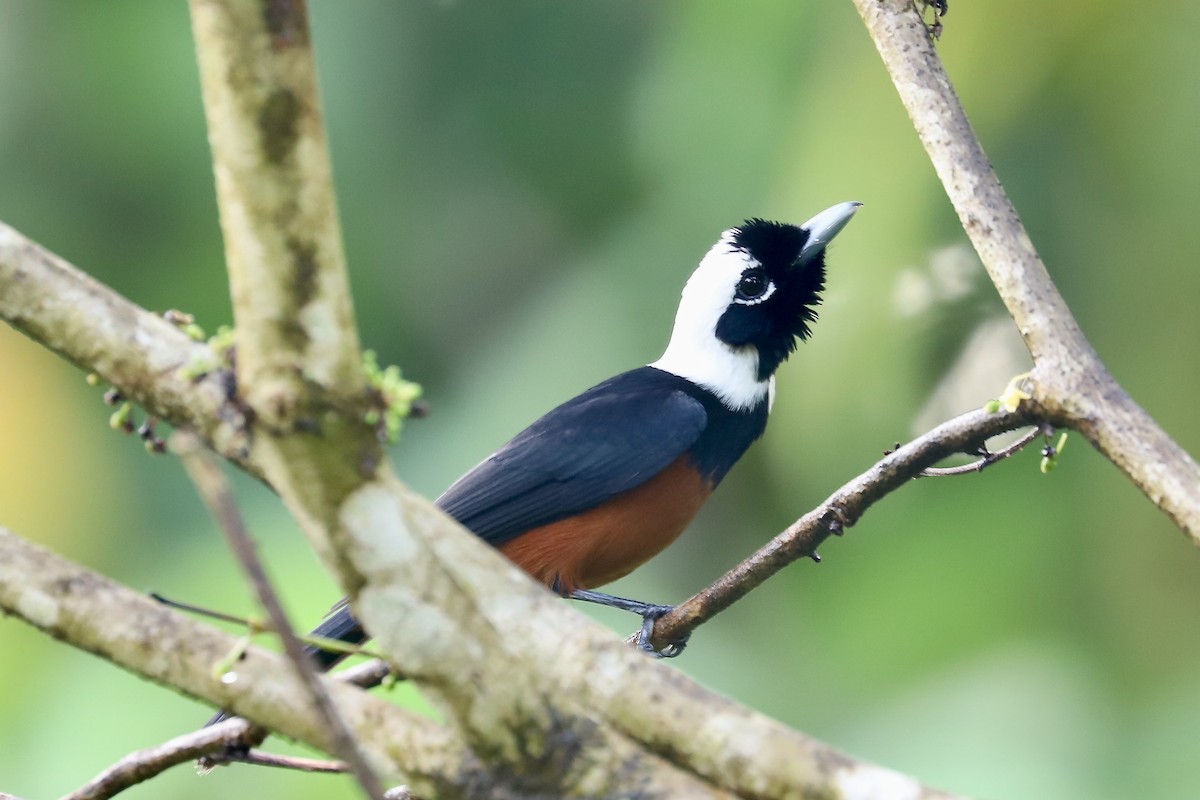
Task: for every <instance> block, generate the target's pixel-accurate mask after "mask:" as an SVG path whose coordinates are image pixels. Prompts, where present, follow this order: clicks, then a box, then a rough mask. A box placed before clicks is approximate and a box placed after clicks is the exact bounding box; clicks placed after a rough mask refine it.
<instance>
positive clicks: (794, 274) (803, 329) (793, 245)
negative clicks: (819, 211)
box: [716, 219, 825, 380]
mask: <svg viewBox="0 0 1200 800" xmlns="http://www.w3.org/2000/svg"><path fill="white" fill-rule="evenodd" d="M808 237H809V233H808V231H806V230H805V229H804V228H800V227H797V226H795V225H787V224H784V223H780V222H768V221H767V220H762V219H751V220H747V221H746V222H745V223H743V224H742V225H741V226H739V227H737V228H734V230H733V237H732V240H731V241H732V245H733V247H734V249H736V250H740V251H741V252H743V253H745V254H746V255H747V256H749V257H750V258H751V259H753V260H754V261H755V262H757V264H758V266H751V267H748V268H747V270H746V272H750V271H751V270H754V269H761V270H762V272H764V273H765V274H766V276H767V278H768V279H769V280H770V281H771V282H772V283H773V284H774V291H773V292H772V293H771V294H770V295H769V296H768V297H766V298H765V299H764V300H763V301H762V302H761V303H752V304H747V303H737V302H735V303H733V304H731V305H730V306H729V308H728V309H726V311H725V313H724V314H722V315H721V319H720V320H719V321H718V323H717V330H716V333H717V337H718V338H719V339H721V341H723V342H725V343H726V344H728V345H730V346H732V347H745V346H753V347H755V348H757V350H758V356H759V361H758V377H759V380H766V379H767V378H768V377H769V376H770V375H771V374H773V373H774V372H775V370H776V369H778V367H779V365H780V364H781V363H783V361H784V360H785V359H787V357H788V356H789V355H791V353H792V351H793V350H795V349H796V340H797V339H807V338H808V336H809V334H810V333H811V330H810V328H809V325H810V324H811V323H812V322H813V321H815V320H816V318H817V312H816V306H817V305H819V304H820V302H821V290H822V289H824V288H825V253H824V249H823V248H822V249H821V250H820V251H818V252H815V253H809V254H808V255H806V256H805V258H804V259H801V258H800V255H801V252H802V251H803V249H804V245H805V244H807V242H808ZM745 274H746V273H743V275H745Z"/></svg>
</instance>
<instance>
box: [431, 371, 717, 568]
mask: <svg viewBox="0 0 1200 800" xmlns="http://www.w3.org/2000/svg"><path fill="white" fill-rule="evenodd" d="M683 384H684V381H683V379H681V378H679V377H678V376H675V375H671V374H670V373H666V372H662V371H660V370H657V369H654V368H652V367H642V368H640V369H635V370H631V371H629V372H625V373H622V374H620V375H618V376H616V377H615V378H611V379H609V380H607V381H605V382H604V383H601V384H599V385H597V386H594V387H593V388H591V389H589V390H587V391H586V392H584V393H583V394H581V395H579V396H578V397H576V398H574V399H572V400H568V401H567V402H566V403H563V404H562V405H561V406H559V407H558V408H555V409H554V410H553V411H551V412H550V413H548V414H546V415H545V416H544V417H542V418H541V419H539V420H538V421H537V422H535V423H533V424H532V425H530V426H529V427H528V428H526V429H525V430H524V431H522V432H521V433H519V434H518V435H517V436H516V437H515V438H513V440H512V441H510V442H509V443H508V444H506V445H504V447H502V448H500V449H499V450H497V451H496V452H495V453H494V454H492V455H491V456H490V457H488V458H487V459H486V460H485V461H484V462H483V463H481V464H480V465H479V466H477V467H475V468H474V469H473V470H471V471H470V472H468V473H467V474H466V475H464V476H463V477H462V478H460V479H459V480H458V481H457V482H456V483H455V484H454V485H453V486H451V487H450V488H449V489H447V490H446V492H445V494H443V495H442V496H441V497H439V498H438V500H437V504H438V506H440V507H441V508H442V510H444V511H445V512H446V513H447V514H449V515H450V516H452V517H454V518H455V519H457V520H458V521H459V522H461V523H462V524H463V525H464V526H465V527H467V528H468V529H469V530H471V531H473V532H474V533H475V534H476V535H478V536H479V537H480V538H482V539H484V540H486V541H487V542H489V543H491V544H492V545H495V546H499V545H501V544H503V543H504V542H506V541H507V540H509V539H511V538H512V537H514V536H516V535H518V534H520V533H523V532H525V531H527V530H529V529H531V528H535V527H538V526H539V525H546V524H548V523H551V522H555V521H556V520H559V519H562V518H563V517H568V516H571V515H572V514H577V513H579V512H581V511H586V510H587V509H589V508H592V507H593V506H597V505H600V504H601V503H603V502H604V501H605V500H608V499H609V498H611V497H613V496H614V495H617V494H620V493H621V492H624V491H627V490H629V489H632V488H633V487H635V486H637V485H638V484H640V483H642V482H644V481H646V480H648V479H650V478H652V477H654V476H655V475H657V474H658V473H659V472H660V471H661V470H662V469H663V468H664V467H666V466H667V465H668V464H670V463H671V462H672V461H674V460H675V459H676V458H678V457H679V456H680V455H681V454H682V453H684V452H685V451H686V450H687V449H688V448H689V447H691V446H692V444H693V443H694V442H695V441H696V439H697V438H699V436H700V434H701V432H702V431H703V430H704V427H705V425H706V423H707V413H706V412H705V410H704V406H703V405H702V404H701V403H700V401H699V400H697V399H695V398H694V397H692V396H690V395H689V394H688V393H687V392H686V391H684V386H683Z"/></svg>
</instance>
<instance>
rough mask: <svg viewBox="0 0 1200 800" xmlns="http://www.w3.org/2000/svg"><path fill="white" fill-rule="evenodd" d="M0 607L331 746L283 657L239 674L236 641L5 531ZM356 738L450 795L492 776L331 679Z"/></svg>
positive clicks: (264, 656) (400, 713) (422, 724)
mask: <svg viewBox="0 0 1200 800" xmlns="http://www.w3.org/2000/svg"><path fill="white" fill-rule="evenodd" d="M0 610H3V611H4V612H5V613H7V614H11V615H13V616H15V617H17V618H19V619H22V620H24V621H26V622H28V623H29V624H31V625H33V626H35V627H37V628H39V629H41V630H43V631H45V632H46V633H48V634H49V635H51V636H54V637H55V638H57V639H61V640H63V641H64V642H67V643H69V644H71V645H73V646H74V647H77V648H79V649H82V650H86V651H88V652H90V653H94V654H96V655H98V656H100V657H101V658H104V659H106V660H108V661H111V662H112V663H114V664H117V665H118V666H121V667H124V668H125V669H128V670H129V671H131V672H133V673H134V674H137V675H140V676H142V677H144V678H147V679H149V680H152V681H155V682H157V683H161V684H163V685H164V686H168V687H171V688H173V689H175V690H176V691H179V692H182V693H184V694H187V695H189V696H191V697H195V698H197V699H200V700H204V701H206V702H208V703H210V704H211V705H213V706H216V707H221V708H228V709H231V710H233V711H234V712H236V713H237V714H239V715H241V716H243V717H246V718H247V719H250V720H253V721H254V722H255V723H258V724H260V725H262V726H264V727H267V728H270V729H271V730H275V731H279V732H280V733H282V734H284V735H286V736H288V737H290V738H293V739H297V740H299V741H302V742H305V743H307V744H309V745H311V746H313V747H316V748H318V749H320V750H324V751H326V752H328V750H329V749H330V747H331V742H330V736H329V733H328V731H327V730H326V729H325V728H324V726H323V725H322V722H321V718H320V716H319V715H318V714H316V713H315V712H314V711H313V710H312V708H311V707H310V705H309V703H308V702H307V698H306V695H305V693H304V690H303V688H302V687H301V686H300V684H299V682H298V681H297V680H296V678H295V677H294V675H293V674H292V671H291V670H290V669H288V667H287V663H286V661H285V659H284V658H283V657H282V656H279V655H276V654H274V653H268V652H266V651H262V650H259V649H257V648H251V649H250V650H249V651H248V653H247V655H246V657H245V658H244V659H242V660H240V661H239V662H238V663H237V668H236V676H237V677H236V680H234V681H232V682H230V681H228V680H222V679H221V677H220V676H217V675H215V674H214V669H213V667H214V665H215V664H217V663H218V662H219V661H221V659H223V658H224V657H225V656H226V655H227V654H228V653H229V652H230V650H231V649H232V648H233V647H234V645H235V643H236V642H235V638H234V637H232V636H230V635H228V634H225V633H222V632H220V631H218V630H216V629H214V628H211V627H209V626H207V625H205V624H203V623H200V622H198V621H196V620H192V619H188V618H187V617H184V616H182V615H180V614H178V613H176V612H174V611H172V610H171V609H168V608H166V607H165V606H163V605H162V604H161V603H157V602H155V601H153V600H151V599H149V598H147V597H146V596H144V595H142V594H139V593H137V592H134V591H132V590H130V589H127V588H125V587H123V586H121V585H119V584H117V583H114V582H113V581H110V580H108V579H107V578H105V577H103V576H101V575H98V574H96V573H94V572H92V571H90V570H87V569H84V568H83V567H80V566H78V565H75V564H72V563H70V562H68V561H66V560H64V559H62V558H59V557H58V556H55V555H53V554H51V553H49V552H46V551H45V550H42V549H40V548H38V547H35V546H34V545H32V544H30V543H29V542H26V541H24V540H23V539H21V538H20V537H18V536H16V535H15V534H13V533H11V532H9V531H7V530H4V529H2V528H0ZM324 683H325V688H326V691H327V692H329V694H330V695H331V696H332V697H333V698H334V700H335V702H336V703H337V705H338V709H339V710H340V712H341V714H342V717H343V718H344V719H345V720H346V721H347V723H348V724H349V725H350V727H351V729H352V730H353V731H354V734H355V738H356V739H357V740H358V742H359V744H360V745H361V746H362V747H363V749H364V750H365V751H366V752H367V753H368V754H369V756H370V757H371V759H372V762H373V763H374V764H375V765H376V766H377V768H380V769H381V770H382V771H384V772H386V773H388V774H392V775H396V774H404V775H405V776H407V777H408V778H409V779H410V781H412V782H414V783H416V784H417V785H424V786H425V787H427V788H431V789H436V790H437V791H446V792H448V793H449V794H450V796H454V793H455V792H463V791H465V788H464V787H468V786H472V785H478V784H479V782H480V781H482V780H486V773H484V772H482V771H481V770H480V768H479V764H478V762H476V761H475V759H474V758H473V756H471V755H470V754H469V753H468V752H467V751H465V750H464V749H463V747H462V745H461V743H460V742H459V741H458V739H457V737H456V736H454V735H453V734H452V733H451V732H450V731H448V730H446V729H445V728H443V727H441V726H439V725H436V724H434V723H432V722H431V721H429V720H427V719H425V718H423V717H420V716H417V715H415V714H412V713H409V712H406V711H404V710H402V709H399V708H397V707H396V706H393V705H391V704H390V703H388V702H386V701H384V700H380V699H377V698H374V697H371V696H370V695H368V694H366V693H364V692H363V691H361V690H359V689H357V688H355V687H352V686H347V685H344V684H341V683H339V682H337V681H334V680H331V679H325V681H324Z"/></svg>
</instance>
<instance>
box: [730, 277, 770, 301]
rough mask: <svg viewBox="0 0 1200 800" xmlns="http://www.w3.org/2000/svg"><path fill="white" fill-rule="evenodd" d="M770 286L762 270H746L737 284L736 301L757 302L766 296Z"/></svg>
mask: <svg viewBox="0 0 1200 800" xmlns="http://www.w3.org/2000/svg"><path fill="white" fill-rule="evenodd" d="M770 286H771V282H770V281H769V280H767V276H766V274H765V273H764V272H763V271H762V270H758V269H750V270H746V272H744V273H743V274H742V278H741V280H739V281H738V284H737V299H738V300H757V299H759V298H761V297H762V296H763V295H764V294H766V291H767V289H768V288H770Z"/></svg>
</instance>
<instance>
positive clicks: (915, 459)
mask: <svg viewBox="0 0 1200 800" xmlns="http://www.w3.org/2000/svg"><path fill="white" fill-rule="evenodd" d="M1031 422H1032V418H1031V416H1030V413H1029V410H1028V409H1026V408H1018V409H1017V410H1016V411H1014V412H1006V411H997V412H995V413H988V412H987V411H982V410H980V411H971V412H968V413H966V414H963V415H962V416H960V417H956V418H954V419H952V420H950V421H949V422H943V423H942V424H941V425H939V426H937V427H936V428H934V429H933V430H931V431H929V432H928V433H925V434H923V435H922V436H919V437H918V438H916V439H914V440H913V441H911V442H909V443H908V444H906V445H905V446H903V447H900V448H898V449H897V450H896V451H895V452H893V453H890V454H888V455H887V456H885V457H884V458H883V459H882V460H881V461H879V462H878V463H876V464H875V466H873V467H872V468H871V469H869V470H867V471H866V472H864V473H863V474H862V475H859V476H858V477H857V478H855V479H854V480H852V481H850V482H849V483H847V484H845V485H844V486H842V488H840V489H838V490H837V491H836V492H834V493H833V494H832V495H830V496H829V497H828V498H827V499H826V500H825V502H823V503H821V505H819V506H817V507H816V508H814V509H813V510H812V511H809V512H808V513H807V514H805V515H804V516H803V517H801V518H800V519H798V520H796V522H794V523H792V524H791V525H790V526H789V527H788V528H787V529H786V530H785V531H783V532H782V533H780V534H779V535H778V536H776V537H775V538H774V539H772V540H771V541H770V542H768V543H767V544H766V545H764V546H763V547H761V548H760V549H759V550H758V551H757V552H755V553H754V555H752V556H750V557H749V558H748V559H746V560H745V561H743V562H742V563H740V564H738V565H737V566H736V567H734V568H733V569H732V570H730V571H729V572H728V573H726V574H725V575H724V576H722V577H721V578H720V579H718V580H717V581H716V582H715V583H713V584H712V585H711V586H709V587H708V588H706V589H704V590H702V591H700V592H697V593H696V594H695V595H694V596H692V597H691V598H689V599H688V600H687V601H685V602H683V603H681V604H679V605H678V606H676V607H675V610H674V611H671V612H670V613H668V614H665V615H664V616H663V617H661V618H660V619H658V620H657V621H656V622H655V625H654V632H653V635H652V636H651V642H652V643H653V644H654V645H655V646H656V647H664V646H666V645H668V644H670V643H671V642H676V641H680V640H682V639H686V638H687V637H688V636H689V635H691V633H692V631H693V630H695V629H696V628H697V627H698V626H700V625H702V624H703V623H705V622H707V621H708V620H710V619H712V618H713V617H714V616H716V615H717V614H719V613H720V612H722V611H724V610H725V609H727V608H729V607H730V606H731V605H733V604H734V603H736V602H737V601H738V600H740V599H741V598H743V597H745V596H746V595H747V594H748V593H750V592H751V591H753V590H754V589H755V588H757V587H758V586H760V585H761V584H762V583H763V582H764V581H766V580H767V579H768V578H770V577H771V576H772V575H774V574H775V573H777V572H779V571H780V570H781V569H783V568H784V567H786V566H787V565H789V564H791V563H793V562H794V561H796V560H797V559H801V558H811V557H813V556H814V555H815V554H816V552H817V547H818V546H819V545H820V544H821V543H822V542H823V541H825V540H826V539H827V538H829V536H831V535H841V534H842V533H843V532H844V531H845V529H846V528H849V527H850V526H851V525H853V524H854V523H856V522H858V520H859V519H860V518H861V517H862V515H863V514H865V513H866V511H867V509H868V508H870V507H871V506H873V505H874V504H875V503H877V502H878V501H879V500H882V499H883V497H884V496H885V495H887V494H889V493H891V492H894V491H895V490H896V489H899V488H900V487H901V486H903V485H905V484H906V483H908V481H910V480H912V479H914V478H919V477H921V475H922V473H923V472H924V470H925V469H926V468H927V467H929V466H931V465H933V464H936V463H937V462H938V461H941V460H942V459H944V458H947V457H949V456H952V455H956V454H958V453H969V452H973V451H974V450H976V449H977V448H978V446H979V445H981V444H982V443H983V442H984V441H986V440H987V439H989V438H990V437H992V436H996V435H997V434H1001V433H1005V432H1007V431H1011V430H1015V429H1017V428H1021V427H1024V426H1026V425H1029V424H1031ZM1035 433H1036V431H1035Z"/></svg>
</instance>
